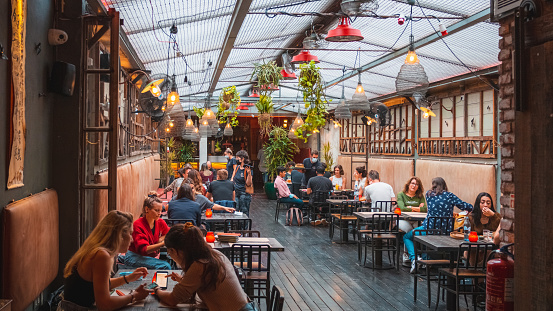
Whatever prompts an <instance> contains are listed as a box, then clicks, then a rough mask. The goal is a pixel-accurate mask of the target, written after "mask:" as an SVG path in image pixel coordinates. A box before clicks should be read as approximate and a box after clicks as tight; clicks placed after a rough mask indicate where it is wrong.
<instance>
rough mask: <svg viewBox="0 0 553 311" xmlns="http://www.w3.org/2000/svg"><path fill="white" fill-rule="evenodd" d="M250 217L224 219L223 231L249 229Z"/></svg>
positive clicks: (250, 224) (250, 225)
mask: <svg viewBox="0 0 553 311" xmlns="http://www.w3.org/2000/svg"><path fill="white" fill-rule="evenodd" d="M251 229H252V220H251V219H225V227H224V232H230V231H231V230H251Z"/></svg>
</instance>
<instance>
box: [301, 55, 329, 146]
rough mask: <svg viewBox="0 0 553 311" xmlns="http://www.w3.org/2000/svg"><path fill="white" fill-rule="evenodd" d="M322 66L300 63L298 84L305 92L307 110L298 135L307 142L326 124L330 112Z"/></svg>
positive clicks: (304, 98) (313, 63)
mask: <svg viewBox="0 0 553 311" xmlns="http://www.w3.org/2000/svg"><path fill="white" fill-rule="evenodd" d="M320 70H321V68H319V67H317V66H315V62H313V61H311V62H310V63H309V64H301V65H300V76H299V82H298V86H299V87H300V90H301V91H302V93H303V101H304V103H305V109H306V110H307V112H306V114H307V117H306V118H305V120H304V123H303V124H302V125H301V126H299V127H298V128H297V129H296V132H295V133H296V137H298V138H301V139H303V140H304V141H305V142H307V138H308V137H309V136H311V135H312V134H313V133H317V132H319V129H320V128H321V127H323V126H325V124H326V120H327V115H328V112H327V110H326V104H327V103H328V100H327V99H326V95H325V92H324V81H323V78H322V76H321V72H320Z"/></svg>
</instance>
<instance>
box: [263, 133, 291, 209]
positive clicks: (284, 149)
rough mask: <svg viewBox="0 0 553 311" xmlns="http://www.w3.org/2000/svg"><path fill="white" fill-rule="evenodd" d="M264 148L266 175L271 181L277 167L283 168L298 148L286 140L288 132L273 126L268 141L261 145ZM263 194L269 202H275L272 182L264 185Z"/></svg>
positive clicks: (289, 140)
mask: <svg viewBox="0 0 553 311" xmlns="http://www.w3.org/2000/svg"><path fill="white" fill-rule="evenodd" d="M263 147H264V148H265V157H266V159H267V162H266V163H267V174H269V177H270V179H271V180H274V177H275V175H276V169H277V167H279V166H285V165H286V163H287V162H289V161H292V158H293V156H294V154H295V153H296V152H298V147H297V146H296V144H295V143H294V142H293V141H292V140H291V139H290V138H288V131H286V130H285V129H284V128H282V127H279V126H274V127H273V128H272V130H271V131H270V132H269V140H268V141H267V142H266V143H265V145H263ZM265 193H266V194H267V197H268V198H269V199H270V200H276V199H277V198H276V191H275V186H274V183H273V182H269V183H266V184H265Z"/></svg>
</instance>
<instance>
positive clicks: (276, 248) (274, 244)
mask: <svg viewBox="0 0 553 311" xmlns="http://www.w3.org/2000/svg"><path fill="white" fill-rule="evenodd" d="M256 239H259V238H249V237H239V238H238V242H236V243H227V242H219V241H215V242H214V243H208V244H210V246H211V247H213V248H214V249H217V250H222V249H229V248H231V247H232V245H233V244H246V245H258V244H260V245H269V247H270V248H271V252H284V246H282V244H280V242H279V241H277V239H275V238H266V239H268V240H269V242H258V241H259V240H256ZM261 239H263V237H261Z"/></svg>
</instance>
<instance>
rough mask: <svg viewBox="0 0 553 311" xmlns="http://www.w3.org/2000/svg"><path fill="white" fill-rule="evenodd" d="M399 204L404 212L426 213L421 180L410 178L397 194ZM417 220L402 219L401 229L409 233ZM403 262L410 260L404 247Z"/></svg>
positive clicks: (414, 177) (400, 222)
mask: <svg viewBox="0 0 553 311" xmlns="http://www.w3.org/2000/svg"><path fill="white" fill-rule="evenodd" d="M397 205H398V207H399V208H400V209H401V211H402V212H421V213H426V200H425V199H424V189H423V187H422V182H421V180H420V179H419V178H418V177H416V176H413V177H411V178H409V180H408V181H407V183H406V184H405V186H403V191H401V192H400V193H398V194H397ZM417 223H418V222H417V221H408V220H403V219H402V220H400V221H399V230H401V231H403V232H405V233H407V232H409V231H411V230H413V229H414V228H415V227H416V226H417ZM403 262H404V263H408V262H409V255H408V253H407V248H405V247H404V248H403Z"/></svg>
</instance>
